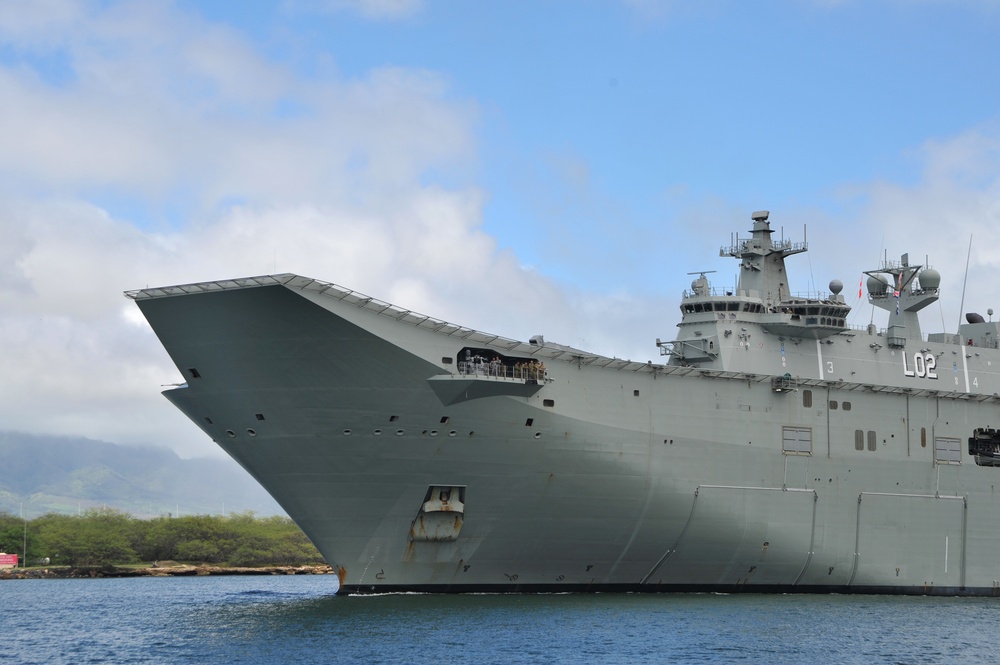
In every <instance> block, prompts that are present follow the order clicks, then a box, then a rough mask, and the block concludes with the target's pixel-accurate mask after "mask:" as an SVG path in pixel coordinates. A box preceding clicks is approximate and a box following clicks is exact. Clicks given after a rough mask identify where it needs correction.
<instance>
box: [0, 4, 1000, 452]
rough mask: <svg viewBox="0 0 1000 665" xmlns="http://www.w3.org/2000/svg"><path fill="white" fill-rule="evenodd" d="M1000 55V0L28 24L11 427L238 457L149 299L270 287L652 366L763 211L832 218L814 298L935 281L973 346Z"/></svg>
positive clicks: (928, 323)
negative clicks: (727, 247) (696, 292)
mask: <svg viewBox="0 0 1000 665" xmlns="http://www.w3.org/2000/svg"><path fill="white" fill-rule="evenodd" d="M998 34H1000V2H998V1H996V0H909V1H904V0H865V1H862V0H770V1H764V0H760V1H754V0H709V1H705V2H681V1H680V0H603V1H599V0H579V1H576V2H570V1H568V0H565V1H537V0H536V1H535V2H523V1H520V0H511V1H505V2H459V1H449V2H445V1H437V0H423V1H422V0H274V1H272V2H267V1H264V0H258V1H253V2H235V1H231V2H196V1H194V0H153V1H144V2H130V1H113V0H90V1H87V0H80V1H70V0H10V1H8V2H5V3H3V4H0V307H2V308H3V310H2V311H3V313H2V315H0V316H2V319H0V321H2V325H0V348H4V349H5V353H4V355H3V356H0V372H3V374H4V376H5V377H8V380H7V381H6V382H5V383H4V384H3V385H0V422H5V423H8V425H7V427H8V428H11V429H21V430H25V431H30V432H36V433H45V434H74V435H85V436H92V437H94V438H103V439H106V440H110V441H117V442H124V443H156V444H160V445H169V446H171V447H173V448H175V449H177V450H178V451H180V452H182V454H186V455H194V454H213V453H214V451H213V450H212V448H211V445H210V444H209V443H208V442H207V441H205V440H204V437H203V436H202V435H201V434H200V433H199V432H197V431H196V430H195V429H194V428H193V426H191V425H188V424H186V421H184V419H183V417H182V416H180V414H178V413H175V412H174V411H173V410H172V407H170V406H169V404H168V403H167V402H166V401H165V400H163V399H162V398H161V397H160V396H159V395H158V389H159V386H160V384H165V383H171V382H173V381H176V380H178V378H179V375H178V374H177V372H176V370H175V369H174V368H173V367H172V366H171V364H170V363H169V360H168V359H167V358H166V356H165V354H164V353H163V352H162V350H160V349H159V348H158V344H157V342H156V340H155V338H154V337H153V336H152V334H151V333H150V331H149V330H148V327H146V326H145V325H144V323H143V322H142V321H141V319H139V318H138V317H137V312H136V311H135V308H134V306H133V305H132V304H131V303H130V302H128V301H126V300H125V299H124V298H122V297H121V292H122V291H124V290H127V289H133V288H140V287H143V286H146V285H164V284H176V283H184V282H190V281H202V280H209V279H220V278H226V277H234V276H243V275H249V274H263V273H269V272H284V271H288V272H299V273H302V274H306V275H309V276H312V277H316V278H320V279H325V280H328V281H333V282H336V283H338V284H342V285H344V286H347V287H350V288H354V289H357V290H359V291H362V292H365V293H368V294H370V295H372V296H375V297H378V298H380V299H383V300H388V301H391V302H395V303H397V304H400V305H403V306H405V307H407V308H410V309H414V310H417V311H422V312H425V313H427V314H430V315H433V316H436V317H439V318H444V319H447V320H452V321H455V322H457V323H461V324H463V325H469V326H472V327H476V328H479V329H483V330H489V331H490V332H494V333H498V334H502V335H505V336H508V337H515V338H527V337H529V336H530V335H533V334H537V333H543V334H545V335H546V337H547V338H548V339H553V340H555V341H560V342H563V343H568V344H572V345H575V346H582V347H584V348H588V349H590V350H594V351H597V352H601V353H604V354H607V355H615V356H619V357H628V358H633V359H638V360H646V359H656V353H655V352H656V349H655V347H653V340H654V339H655V338H656V337H661V338H669V337H670V336H671V335H672V334H673V330H674V326H675V324H676V323H677V320H678V315H677V303H678V301H679V298H680V293H681V291H682V290H683V289H684V288H686V287H687V286H688V284H689V282H690V279H691V278H690V277H689V276H688V275H687V273H689V272H692V271H696V270H716V271H717V272H716V273H715V274H713V278H714V281H715V282H716V284H717V285H728V284H730V283H732V280H733V279H734V278H735V274H736V270H735V262H732V261H731V260H728V261H727V260H726V259H720V258H719V256H718V248H719V247H720V246H721V245H724V244H728V242H729V240H730V237H731V236H730V234H731V233H732V232H736V231H739V232H745V231H746V230H747V229H748V228H749V226H750V222H749V215H750V213H751V212H752V211H753V210H758V209H769V210H771V212H772V217H771V219H772V222H773V225H774V227H775V228H776V229H780V230H782V232H783V233H784V234H785V236H786V237H791V238H793V239H796V240H798V239H801V237H802V234H803V227H804V226H808V239H809V242H810V246H811V251H810V253H809V254H808V255H806V257H805V258H802V257H796V258H795V259H793V260H792V262H791V263H790V266H789V268H790V272H791V276H792V279H793V283H792V289H793V291H799V292H805V291H810V290H812V291H815V290H821V291H822V290H825V289H826V285H827V284H828V283H829V281H830V280H831V279H833V278H838V279H840V280H842V281H843V282H844V283H845V284H848V289H846V291H847V292H852V289H851V286H850V285H852V284H857V282H858V279H859V278H860V276H861V271H862V270H865V269H871V268H873V267H876V266H875V263H876V262H877V261H878V260H879V259H880V258H881V257H883V256H885V255H888V257H889V258H890V259H892V258H898V257H899V255H900V254H902V253H903V252H909V253H910V254H911V256H913V257H921V259H920V260H923V257H925V256H927V257H928V259H929V261H930V263H931V264H932V265H934V267H936V268H937V269H938V270H940V271H941V272H942V273H943V275H944V282H943V284H942V289H943V294H944V295H943V298H942V306H941V308H940V309H939V310H937V311H935V312H933V313H931V314H928V315H925V316H926V318H925V321H924V328H925V332H927V331H939V330H941V329H947V330H953V329H954V327H955V325H956V324H957V320H958V317H959V312H958V308H959V306H958V302H959V299H960V297H961V286H962V280H963V277H964V272H965V258H966V252H967V251H968V247H969V241H970V237H971V238H973V239H974V242H973V252H972V259H971V265H970V270H969V289H968V295H967V296H966V304H967V306H966V309H974V310H975V309H978V310H981V311H984V312H985V310H986V308H987V307H995V306H996V305H998V304H1000V297H998V296H1000V283H998V282H997V280H996V279H995V278H994V275H995V274H996V270H995V269H996V267H997V264H998V262H1000V249H998V248H997V247H996V244H997V243H996V242H995V238H996V233H997V224H998V221H1000V81H998V78H1000V77H998V74H997V72H998V65H1000V40H997V38H996V35H998ZM853 296H856V290H855V291H853ZM852 304H855V305H856V307H855V311H854V313H853V315H852V320H851V322H852V323H853V324H855V325H863V324H866V323H867V322H868V320H869V319H870V318H871V317H872V312H871V309H870V308H869V307H867V306H866V305H865V304H864V303H863V302H855V303H852ZM998 309H1000V308H998ZM877 320H878V318H877V317H876V321H877Z"/></svg>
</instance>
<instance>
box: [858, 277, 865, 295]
mask: <svg viewBox="0 0 1000 665" xmlns="http://www.w3.org/2000/svg"><path fill="white" fill-rule="evenodd" d="M864 281H865V278H864V277H862V278H861V279H859V280H858V297H859V298H860V297H861V284H862V282H864Z"/></svg>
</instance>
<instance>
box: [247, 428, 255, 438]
mask: <svg viewBox="0 0 1000 665" xmlns="http://www.w3.org/2000/svg"><path fill="white" fill-rule="evenodd" d="M247 434H249V435H250V436H257V430H255V429H253V428H252V427H247Z"/></svg>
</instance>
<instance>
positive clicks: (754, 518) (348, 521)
mask: <svg viewBox="0 0 1000 665" xmlns="http://www.w3.org/2000/svg"><path fill="white" fill-rule="evenodd" d="M295 279H299V280H301V279H303V278H295ZM289 280H291V278H288V279H285V280H284V281H282V279H277V280H275V283H271V282H266V281H265V282H264V283H263V284H262V285H251V286H241V287H239V288H235V287H234V288H226V289H219V290H215V291H199V292H193V293H183V294H180V293H178V294H157V295H156V296H155V297H152V296H151V297H143V298H137V299H136V300H137V303H138V304H139V306H140V308H141V309H142V311H143V313H144V314H145V316H146V318H147V319H148V320H149V322H150V324H151V325H152V327H153V329H154V330H155V331H156V333H157V335H158V336H159V338H160V340H161V341H162V343H163V345H164V347H165V348H166V349H167V351H168V352H169V353H170V355H171V357H172V358H173V360H174V361H175V363H176V364H177V366H178V368H179V369H180V370H181V371H182V373H184V374H185V376H186V377H187V381H188V383H187V385H186V386H184V387H181V388H177V389H173V390H169V391H167V392H166V393H165V395H166V396H167V397H168V399H170V401H171V402H172V403H173V404H174V405H176V406H177V407H178V408H179V409H180V410H181V411H183V412H184V413H185V414H186V415H187V416H188V417H189V418H191V420H192V421H193V422H195V423H196V424H197V425H198V426H199V427H200V428H201V429H202V430H203V431H205V433H206V434H207V435H208V436H210V437H211V438H212V439H213V440H214V441H215V442H216V443H217V444H218V445H219V446H220V447H222V448H223V449H224V450H225V451H226V452H227V453H228V454H229V455H231V456H232V457H233V458H234V459H235V460H236V461H237V462H239V463H240V464H241V465H242V466H243V467H244V468H245V469H246V470H247V471H248V472H249V473H250V474H251V475H252V476H254V477H255V478H256V479H257V480H258V481H259V482H260V483H261V484H262V486H263V487H264V488H265V489H267V490H268V491H269V492H270V493H271V494H272V496H273V497H274V498H275V499H276V500H277V501H278V503H279V504H280V505H281V506H282V507H283V508H284V509H285V510H286V511H287V512H288V514H289V515H290V516H291V517H292V518H293V519H294V520H295V521H296V522H297V523H298V524H299V525H300V526H301V528H302V529H303V531H304V532H305V533H306V534H307V535H308V536H309V538H310V539H311V540H312V541H313V542H314V543H315V544H316V546H317V547H318V548H319V549H320V551H321V552H322V553H323V555H324V556H325V557H326V558H327V560H328V561H329V562H330V563H331V565H333V566H334V567H335V569H336V570H338V572H339V575H340V582H341V592H345V593H346V592H362V593H372V592H388V591H433V592H471V591H491V592H518V591H580V590H589V591H599V590H605V591H695V590H698V591H705V590H716V591H726V592H733V591H753V592H838V593H843V592H866V593H869V592H878V593H905V594H914V593H919V594H948V595H954V594H965V595H992V594H996V593H1000V590H998V582H997V581H996V580H997V579H1000V566H997V565H995V564H994V563H993V559H994V556H993V555H994V554H995V553H997V552H1000V549H998V545H1000V543H998V540H997V534H1000V518H998V515H1000V511H998V508H1000V506H998V505H997V504H998V502H1000V499H997V498H995V497H994V491H993V486H994V484H995V483H996V481H997V480H1000V476H998V477H994V476H995V474H996V473H997V471H996V470H994V469H993V468H988V467H982V466H977V465H975V464H970V463H968V461H967V460H966V463H961V464H955V465H942V464H939V463H937V462H936V460H935V458H934V453H933V452H932V447H928V446H927V445H926V431H927V430H930V431H931V433H932V436H942V435H954V436H957V437H962V436H966V435H967V432H968V431H970V430H971V428H972V427H974V426H980V425H982V424H985V423H989V422H991V421H996V420H997V410H998V407H997V405H996V404H995V403H993V402H992V401H974V400H959V399H948V398H943V397H940V396H934V395H924V396H913V395H910V394H906V393H895V392H886V393H879V392H865V393H863V394H862V393H861V392H858V390H857V389H854V388H848V387H844V388H839V387H838V386H837V384H836V383H831V382H825V383H822V384H820V383H816V384H815V385H814V387H813V388H812V389H811V394H813V397H811V398H810V400H811V401H810V403H809V405H808V406H806V404H805V402H804V400H803V397H802V391H775V390H774V389H773V387H772V384H771V383H770V382H768V381H764V380H761V378H760V377H757V376H753V375H736V374H732V375H729V374H724V373H712V372H698V371H690V368H687V371H682V370H680V369H678V368H671V367H666V366H659V365H657V366H654V365H651V364H638V363H626V362H624V361H616V362H611V361H610V360H611V359H604V361H607V362H604V361H601V362H594V357H593V356H583V355H574V354H572V353H568V352H566V351H565V350H554V349H551V348H549V347H546V346H544V345H541V346H537V347H533V346H531V345H526V344H519V343H512V342H510V341H509V340H502V339H499V338H494V341H490V339H489V336H484V335H482V334H481V333H475V334H468V333H472V332H473V331H466V330H464V329H457V327H455V326H451V327H447V326H441V327H438V326H436V325H432V324H433V323H434V322H433V321H432V322H431V323H427V322H426V321H420V320H419V318H414V316H413V315H411V314H410V313H406V312H404V311H403V310H398V309H390V310H379V308H377V307H373V306H372V305H371V303H370V301H366V300H359V299H357V298H354V297H344V293H348V292H344V291H335V290H332V291H331V290H327V291H324V290H321V289H318V288H315V289H314V288H310V287H303V286H302V285H301V283H300V282H296V281H294V280H291V281H289ZM302 283H304V282H302ZM400 313H401V314H400ZM425 318H426V317H425ZM470 348H472V349H476V350H477V351H478V352H484V353H487V352H495V353H497V354H501V355H503V356H504V357H505V358H507V359H521V360H523V361H525V364H526V362H527V361H529V360H532V361H534V360H538V359H542V360H543V361H544V364H545V369H544V376H538V377H537V380H536V379H532V378H525V376H526V375H523V374H522V375H521V376H515V377H508V376H494V375H491V374H490V373H489V372H486V373H483V374H480V373H472V374H469V373H464V372H461V371H459V370H458V367H459V365H460V364H461V363H462V358H463V357H464V356H463V354H467V353H468V351H469V349H470ZM817 348H818V347H817ZM782 354H784V351H782ZM518 364H519V365H520V364H522V363H518ZM814 366H815V365H814ZM844 402H850V403H851V404H852V408H851V410H850V411H845V410H844V409H843V408H842V407H841V408H836V409H834V408H832V407H831V405H833V404H834V403H837V404H838V405H842V404H843V403H844ZM799 430H801V431H808V432H809V437H810V438H809V446H808V450H789V447H788V444H787V441H786V440H787V438H788V432H789V431H799ZM857 431H862V432H866V433H867V432H869V431H872V432H875V433H876V434H875V450H873V451H868V450H867V449H866V450H863V451H859V450H857V448H856V447H855V443H856V432H857ZM922 431H923V433H924V434H923V435H922V434H921V432H922ZM922 436H923V438H921V437H922ZM922 441H923V445H922V444H921V442H922ZM793 448H794V446H793Z"/></svg>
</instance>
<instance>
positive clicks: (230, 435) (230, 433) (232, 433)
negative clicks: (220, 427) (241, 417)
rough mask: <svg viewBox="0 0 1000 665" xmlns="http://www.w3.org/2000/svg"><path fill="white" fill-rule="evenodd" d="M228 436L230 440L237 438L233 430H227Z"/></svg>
mask: <svg viewBox="0 0 1000 665" xmlns="http://www.w3.org/2000/svg"><path fill="white" fill-rule="evenodd" d="M226 436H228V437H229V438H230V439H232V438H233V437H235V436H236V432H234V431H233V430H231V429H227V430H226Z"/></svg>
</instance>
